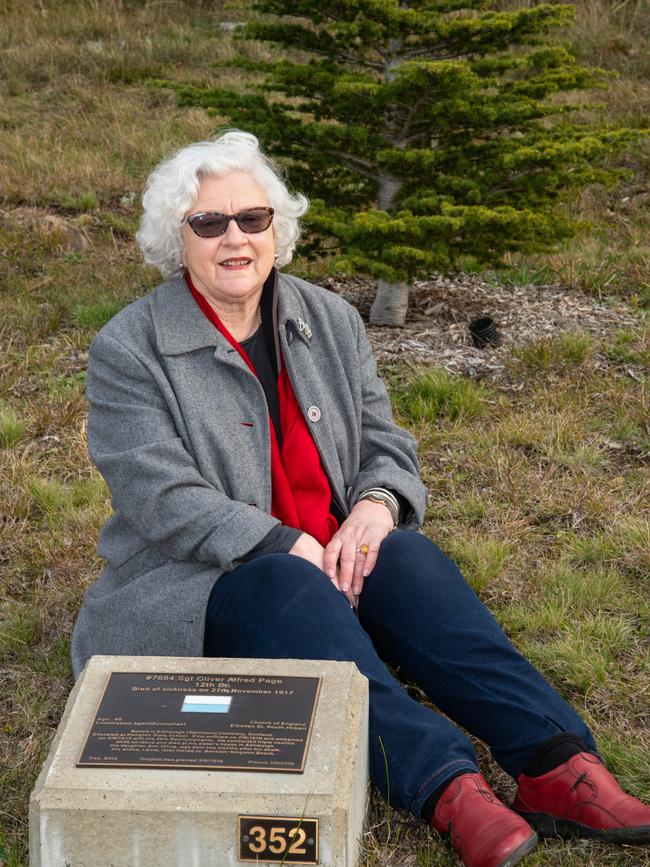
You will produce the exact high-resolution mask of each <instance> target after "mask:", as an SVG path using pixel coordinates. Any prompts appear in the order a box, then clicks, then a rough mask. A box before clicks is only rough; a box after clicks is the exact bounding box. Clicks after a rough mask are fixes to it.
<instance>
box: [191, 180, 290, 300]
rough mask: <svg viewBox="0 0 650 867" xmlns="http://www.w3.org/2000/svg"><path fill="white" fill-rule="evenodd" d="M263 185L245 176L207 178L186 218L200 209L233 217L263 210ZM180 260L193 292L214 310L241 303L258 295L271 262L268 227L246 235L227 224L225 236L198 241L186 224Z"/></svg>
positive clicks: (272, 243)
mask: <svg viewBox="0 0 650 867" xmlns="http://www.w3.org/2000/svg"><path fill="white" fill-rule="evenodd" d="M268 206H269V201H268V198H267V196H266V193H265V192H264V189H263V187H262V186H261V185H260V184H259V183H258V182H257V181H256V180H254V179H253V178H252V177H251V175H249V174H248V172H242V171H234V172H230V173H229V174H227V175H223V176H222V177H215V176H213V175H210V176H208V177H205V178H204V179H203V180H202V181H201V184H200V186H199V194H198V196H197V199H196V201H195V202H194V204H193V205H192V207H191V208H190V209H189V211H188V212H187V214H186V215H185V216H188V217H191V216H192V214H199V213H203V212H205V211H218V212H219V213H220V214H237V213H239V211H242V210H244V209H245V208H256V207H268ZM181 238H182V240H183V246H184V250H183V262H184V263H185V266H186V268H187V269H188V271H189V272H190V276H191V278H192V282H193V283H194V285H195V286H196V288H197V289H198V290H199V292H201V294H203V295H205V296H206V297H207V299H208V300H209V301H212V302H213V303H214V304H215V306H216V307H217V308H218V307H219V306H222V307H232V305H233V303H234V304H237V303H245V302H246V301H247V300H249V299H251V298H253V297H254V296H255V294H256V293H258V292H259V291H261V289H262V286H263V285H264V281H265V280H266V278H267V277H268V275H269V273H270V271H271V268H272V267H273V261H274V258H275V239H274V236H273V224H271V226H269V228H268V229H266V230H265V231H264V232H258V233H256V234H246V233H245V232H242V230H241V229H240V228H239V226H238V225H237V223H236V222H235V221H234V220H231V221H230V223H229V224H228V229H227V230H226V232H225V234H223V235H219V236H218V237H217V238H199V237H198V235H195V234H194V232H193V231H192V229H191V228H190V226H189V224H188V223H183V226H182V228H181Z"/></svg>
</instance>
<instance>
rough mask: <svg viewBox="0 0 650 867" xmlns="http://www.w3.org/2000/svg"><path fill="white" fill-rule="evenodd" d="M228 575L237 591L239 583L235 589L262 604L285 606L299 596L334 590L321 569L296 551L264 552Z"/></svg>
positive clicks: (254, 601) (253, 602)
mask: <svg viewBox="0 0 650 867" xmlns="http://www.w3.org/2000/svg"><path fill="white" fill-rule="evenodd" d="M229 575H230V578H229V581H228V583H230V584H231V588H232V589H233V590H234V589H235V585H236V588H237V589H236V591H235V592H240V593H242V594H243V595H244V596H245V597H246V598H247V599H248V600H249V602H250V603H252V604H258V605H260V606H261V605H263V604H264V605H266V604H271V605H272V606H274V607H279V608H282V607H283V605H284V604H285V603H286V602H289V601H293V600H295V599H296V597H297V596H305V595H309V596H313V595H318V594H321V593H324V592H328V591H330V590H333V589H334V587H333V586H332V584H331V582H330V581H329V579H328V578H327V576H326V575H325V573H324V572H323V571H322V570H321V569H319V568H318V567H317V566H315V565H314V564H313V563H310V562H309V561H308V560H305V559H304V558H303V557H297V556H295V555H294V554H283V553H278V554H264V555H263V556H261V557H257V558H256V559H255V560H251V561H249V562H248V563H245V564H243V565H242V566H239V567H238V568H237V569H235V570H234V571H233V572H231V573H229ZM224 577H226V576H224ZM223 580H224V579H223V578H222V579H220V581H223ZM218 583H220V582H218ZM224 589H225V588H224Z"/></svg>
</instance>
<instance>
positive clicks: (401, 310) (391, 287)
mask: <svg viewBox="0 0 650 867" xmlns="http://www.w3.org/2000/svg"><path fill="white" fill-rule="evenodd" d="M401 186H402V182H401V181H400V180H398V179H397V178H392V177H390V176H389V175H382V176H381V177H380V178H379V188H378V193H379V195H378V202H377V204H378V205H379V208H380V210H382V211H390V209H391V208H392V207H393V205H394V204H395V199H396V198H397V194H398V193H399V191H400V188H401ZM408 306H409V284H408V283H404V282H399V283H389V282H388V281H387V280H378V281H377V294H376V295H375V300H374V301H373V302H372V307H371V308H370V322H371V323H372V324H373V325H394V326H395V327H398V328H401V327H402V326H403V325H404V324H405V323H406V311H407V310H408Z"/></svg>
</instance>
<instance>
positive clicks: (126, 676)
mask: <svg viewBox="0 0 650 867" xmlns="http://www.w3.org/2000/svg"><path fill="white" fill-rule="evenodd" d="M320 683H321V679H320V678H319V677H284V676H280V675H262V674H251V675H241V674H201V673H188V674H177V673H171V674H170V673H163V672H158V673H148V672H126V671H114V672H112V673H111V674H110V676H109V677H108V679H107V682H106V686H105V689H104V692H103V695H102V697H101V699H100V702H99V706H98V709H97V712H96V714H95V719H94V721H93V724H92V726H91V728H90V731H89V733H88V736H87V738H86V742H85V744H84V747H83V750H82V752H81V756H80V757H79V760H78V761H77V763H76V764H77V767H102V768H106V767H113V768H126V767H148V768H182V769H188V768H189V769H201V770H229V771H232V770H236V771H274V772H286V773H302V772H303V770H304V767H305V760H306V757H307V749H308V746H309V739H310V737H311V730H312V724H313V720H314V714H315V711H316V703H317V701H318V694H319V691H320Z"/></svg>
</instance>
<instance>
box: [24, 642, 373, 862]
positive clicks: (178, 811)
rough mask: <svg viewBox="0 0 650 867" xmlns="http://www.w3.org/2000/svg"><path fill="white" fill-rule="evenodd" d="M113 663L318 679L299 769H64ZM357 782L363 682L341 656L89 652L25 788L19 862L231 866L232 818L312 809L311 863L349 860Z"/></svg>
mask: <svg viewBox="0 0 650 867" xmlns="http://www.w3.org/2000/svg"><path fill="white" fill-rule="evenodd" d="M113 671H128V672H169V673H175V672H179V673H181V672H182V673H200V674H214V673H228V674H233V675H253V674H258V675H274V674H275V675H282V676H285V677H290V676H296V677H320V678H322V684H321V691H320V697H319V699H318V704H317V707H316V714H315V717H314V723H313V730H312V736H311V742H310V746H309V750H308V753H307V760H306V764H305V769H304V772H303V773H276V772H258V771H246V772H244V771H226V770H224V771H222V770H181V769H154V768H117V767H115V768H113V767H108V768H104V767H82V768H78V767H75V763H76V762H77V761H78V759H79V756H80V753H81V751H82V748H83V745H84V742H85V739H86V736H87V734H88V731H89V729H90V727H91V725H92V723H93V720H94V717H95V713H96V710H97V706H98V702H99V699H100V696H101V695H102V692H103V690H104V687H105V685H106V682H107V678H108V676H109V675H110V673H111V672H113ZM367 780H368V687H367V680H366V678H365V677H363V676H362V675H361V674H359V672H358V670H357V668H356V666H355V665H354V664H353V663H349V662H321V661H304V660H268V659H267V660H252V659H197V658H194V657H192V658H172V657H126V656H96V657H93V659H92V660H91V661H90V663H89V664H88V665H87V666H86V668H85V670H84V672H83V674H82V675H81V677H80V678H79V681H78V682H77V684H76V686H75V688H74V689H73V691H72V693H71V694H70V698H69V700H68V704H67V706H66V710H65V713H64V715H63V719H62V720H61V724H60V726H59V730H58V733H57V736H56V738H55V740H54V743H53V745H52V749H51V751H50V754H49V756H48V759H47V761H46V763H45V765H44V767H43V770H42V771H41V773H40V775H39V778H38V780H37V782H36V786H35V788H34V791H33V793H32V797H31V800H30V819H29V821H30V865H31V867H172V865H173V867H227V865H241V864H243V863H244V862H242V861H240V860H238V850H237V833H238V832H237V818H238V816H240V815H251V814H252V815H257V816H271V817H274V816H280V817H307V818H316V819H318V820H319V828H320V833H319V838H320V839H319V843H320V845H319V863H320V864H322V865H325V867H354V865H355V864H356V863H357V860H358V856H359V851H360V842H361V835H362V831H363V821H364V817H365V811H366V799H367ZM259 863H260V864H269V863H272V862H269V861H260V862H259ZM273 863H275V862H273Z"/></svg>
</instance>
